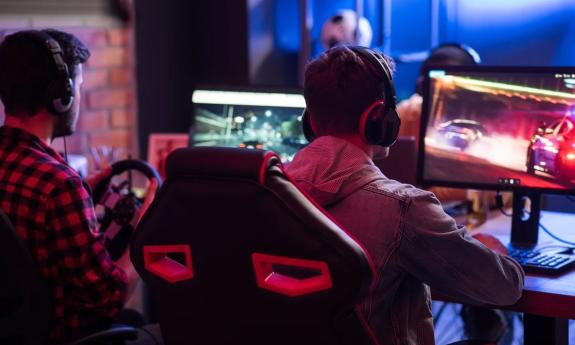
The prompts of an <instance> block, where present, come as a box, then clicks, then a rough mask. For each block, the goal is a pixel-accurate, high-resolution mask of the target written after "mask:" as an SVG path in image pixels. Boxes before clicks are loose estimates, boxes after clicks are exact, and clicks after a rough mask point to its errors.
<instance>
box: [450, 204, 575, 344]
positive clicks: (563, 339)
mask: <svg viewBox="0 0 575 345" xmlns="http://www.w3.org/2000/svg"><path fill="white" fill-rule="evenodd" d="M540 222H541V224H543V225H544V226H545V227H546V228H547V229H549V231H551V232H552V233H553V234H555V235H558V236H559V237H561V238H564V239H566V240H570V241H573V242H575V215H573V214H566V213H558V212H546V211H543V212H541V219H540ZM510 231H511V218H510V217H506V216H504V215H503V214H501V213H498V214H497V215H495V214H493V215H491V217H490V219H488V220H487V221H486V222H485V223H484V224H482V225H481V226H479V227H477V228H476V229H474V230H472V231H470V234H474V233H477V232H482V233H488V234H492V235H494V236H496V237H497V238H499V239H500V240H501V241H502V242H503V243H504V244H508V243H509V238H510ZM559 244H560V243H558V242H556V241H555V240H554V239H552V238H551V237H550V236H549V235H547V234H546V233H545V232H544V231H542V230H540V231H539V241H538V244H537V247H538V248H540V247H546V246H550V245H559ZM440 299H441V297H440ZM498 308H500V307H498ZM500 309H507V310H512V311H517V312H522V313H524V314H525V315H524V329H525V331H524V332H525V341H524V344H525V345H534V344H557V345H559V344H561V345H563V344H565V345H567V343H568V337H569V334H568V319H575V269H571V270H570V271H568V272H566V273H563V274H561V275H558V276H556V277H550V276H542V275H533V274H529V275H527V276H526V278H525V287H524V289H523V296H522V297H521V299H519V301H518V302H517V303H515V304H514V305H512V306H507V307H501V308H500Z"/></svg>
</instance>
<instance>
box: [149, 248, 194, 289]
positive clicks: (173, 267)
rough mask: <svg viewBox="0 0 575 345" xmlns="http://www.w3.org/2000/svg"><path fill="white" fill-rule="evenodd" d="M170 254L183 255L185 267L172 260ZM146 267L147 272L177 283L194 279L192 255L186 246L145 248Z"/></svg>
mask: <svg viewBox="0 0 575 345" xmlns="http://www.w3.org/2000/svg"><path fill="white" fill-rule="evenodd" d="M168 254H183V255H184V257H185V263H186V264H185V265H182V264H181V263H179V262H178V261H176V260H174V259H172V258H170V257H169V256H168ZM144 265H145V268H146V270H147V271H149V272H151V273H153V274H155V275H157V276H158V277H160V278H163V279H165V280H167V281H168V282H170V283H177V282H181V281H184V280H189V279H192V278H193V277H194V270H193V267H192V253H191V251H190V246H188V245H186V244H177V245H167V246H144Z"/></svg>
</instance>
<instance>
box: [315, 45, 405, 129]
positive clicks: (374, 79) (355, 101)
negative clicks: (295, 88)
mask: <svg viewBox="0 0 575 345" xmlns="http://www.w3.org/2000/svg"><path fill="white" fill-rule="evenodd" d="M380 55H382V56H383V57H384V59H385V62H386V63H387V66H388V67H389V69H390V70H391V71H393V70H394V67H395V66H394V64H393V61H392V60H391V59H390V58H389V57H387V56H385V55H383V54H380ZM377 68H378V67H377V66H373V63H371V62H369V61H366V59H365V58H364V57H362V56H360V55H359V54H357V53H356V52H354V51H353V50H352V49H350V48H349V47H346V46H338V47H334V48H331V49H329V50H327V51H326V52H324V53H323V54H322V55H321V56H320V57H318V58H317V59H316V60H314V61H312V62H311V63H309V64H308V66H307V67H306V71H305V79H304V97H305V101H306V107H307V110H308V111H309V114H310V116H311V118H312V119H313V124H314V130H316V131H317V133H316V134H319V135H325V134H335V135H337V134H349V133H355V132H357V131H358V125H359V118H360V116H361V113H362V112H363V111H364V110H365V109H366V108H367V107H368V106H369V105H370V104H372V103H373V102H374V101H376V100H378V99H384V85H385V84H384V83H383V82H382V80H381V76H380V74H381V73H378V71H377V70H376V69H377Z"/></svg>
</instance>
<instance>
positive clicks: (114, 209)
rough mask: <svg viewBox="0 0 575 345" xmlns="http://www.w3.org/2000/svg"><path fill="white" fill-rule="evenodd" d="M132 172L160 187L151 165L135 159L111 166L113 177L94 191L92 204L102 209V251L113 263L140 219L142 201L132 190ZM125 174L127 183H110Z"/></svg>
mask: <svg viewBox="0 0 575 345" xmlns="http://www.w3.org/2000/svg"><path fill="white" fill-rule="evenodd" d="M132 170H136V171H139V172H141V173H142V174H143V175H144V176H145V177H146V178H148V179H149V180H151V179H152V178H156V180H157V181H158V187H159V186H160V185H161V183H162V178H161V177H160V174H158V172H157V171H156V169H154V168H153V167H152V166H151V165H150V164H148V163H147V162H145V161H143V160H138V159H125V160H121V161H118V162H115V163H114V164H112V173H111V174H110V176H109V177H108V178H106V179H103V180H101V181H100V182H99V183H98V184H97V185H96V186H95V188H94V198H93V199H94V204H96V205H101V206H103V207H104V215H103V217H101V219H99V220H100V232H101V233H103V234H104V238H105V239H104V243H105V247H106V249H107V251H108V253H109V254H110V258H111V259H112V260H114V261H116V260H118V259H119V258H120V257H121V256H122V254H123V253H124V252H125V251H126V249H127V248H128V245H129V243H130V237H131V236H132V233H133V232H134V229H135V227H136V224H137V223H138V220H139V219H140V209H141V208H142V203H143V199H140V198H138V197H137V196H136V194H135V193H134V191H133V190H132V174H131V172H132ZM124 172H128V179H127V180H125V181H122V182H121V183H119V184H112V183H110V182H111V180H112V177H114V176H116V175H120V174H122V173H124Z"/></svg>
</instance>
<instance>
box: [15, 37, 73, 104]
mask: <svg viewBox="0 0 575 345" xmlns="http://www.w3.org/2000/svg"><path fill="white" fill-rule="evenodd" d="M26 34H27V35H29V37H31V38H32V39H34V40H36V41H38V43H40V44H42V46H43V47H44V48H45V49H47V50H48V51H49V53H50V56H51V57H52V60H53V61H54V67H55V68H56V73H57V77H56V78H55V79H54V80H53V81H51V82H50V84H49V85H48V87H47V88H46V91H45V96H44V99H45V104H46V107H47V108H48V110H49V111H50V113H52V114H54V115H62V114H64V113H65V112H67V111H68V110H70V108H72V104H73V103H74V82H73V80H72V78H70V73H69V71H68V65H66V62H64V56H63V52H62V48H61V47H60V45H59V44H58V42H57V41H56V40H55V39H54V38H53V37H52V36H50V35H49V34H47V33H46V32H44V31H39V30H30V31H27V32H26Z"/></svg>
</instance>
